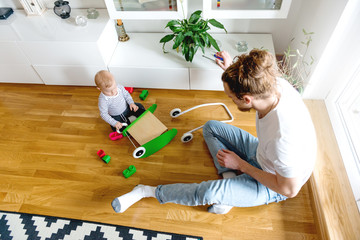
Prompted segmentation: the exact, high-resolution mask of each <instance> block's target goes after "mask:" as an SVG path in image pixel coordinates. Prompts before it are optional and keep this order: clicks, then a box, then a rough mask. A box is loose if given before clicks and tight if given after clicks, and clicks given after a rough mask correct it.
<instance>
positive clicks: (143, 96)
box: [139, 90, 149, 100]
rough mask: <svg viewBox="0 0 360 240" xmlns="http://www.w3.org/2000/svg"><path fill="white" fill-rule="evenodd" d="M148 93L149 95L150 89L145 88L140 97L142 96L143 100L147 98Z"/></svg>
mask: <svg viewBox="0 0 360 240" xmlns="http://www.w3.org/2000/svg"><path fill="white" fill-rule="evenodd" d="M148 95H149V91H148V90H143V91H142V92H141V94H140V96H139V98H140V99H141V100H145V99H146V97H147V96H148Z"/></svg>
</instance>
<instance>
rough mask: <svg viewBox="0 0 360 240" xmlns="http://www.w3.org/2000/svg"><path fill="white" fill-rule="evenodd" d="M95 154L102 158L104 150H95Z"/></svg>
mask: <svg viewBox="0 0 360 240" xmlns="http://www.w3.org/2000/svg"><path fill="white" fill-rule="evenodd" d="M97 155H98V156H99V157H100V158H103V157H104V156H105V152H104V150H102V149H100V150H99V151H98V152H97Z"/></svg>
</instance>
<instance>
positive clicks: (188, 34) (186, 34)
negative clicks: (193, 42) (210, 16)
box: [184, 31, 193, 37]
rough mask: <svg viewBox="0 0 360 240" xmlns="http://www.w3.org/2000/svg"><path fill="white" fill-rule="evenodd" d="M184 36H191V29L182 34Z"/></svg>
mask: <svg viewBox="0 0 360 240" xmlns="http://www.w3.org/2000/svg"><path fill="white" fill-rule="evenodd" d="M184 36H185V37H187V36H189V37H192V36H193V32H192V31H187V32H186V33H185V34H184Z"/></svg>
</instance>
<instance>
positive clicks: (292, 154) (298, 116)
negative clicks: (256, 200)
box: [256, 78, 317, 185]
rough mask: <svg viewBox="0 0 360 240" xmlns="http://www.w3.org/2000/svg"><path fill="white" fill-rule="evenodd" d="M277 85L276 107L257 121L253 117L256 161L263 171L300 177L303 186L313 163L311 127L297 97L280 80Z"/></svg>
mask: <svg viewBox="0 0 360 240" xmlns="http://www.w3.org/2000/svg"><path fill="white" fill-rule="evenodd" d="M277 82H278V91H279V92H280V94H281V97H280V100H279V102H278V104H277V106H276V107H275V108H274V109H273V110H272V111H270V112H269V113H268V114H266V116H265V117H263V118H261V119H259V117H258V115H256V131H257V137H258V140H259V145H258V149H257V154H256V157H257V161H258V163H259V164H260V166H261V168H262V169H263V170H264V171H266V172H270V173H272V174H275V171H276V172H277V173H278V174H280V175H281V176H283V177H286V178H295V177H296V178H300V179H302V185H303V184H305V183H306V181H307V180H308V179H309V177H310V175H311V173H312V171H313V168H314V165H315V160H316V151H317V143H316V134H315V129H314V125H313V123H312V120H311V117H310V114H309V112H308V109H307V108H306V106H305V104H304V102H303V100H302V98H301V96H300V94H299V93H298V92H297V91H296V90H295V89H294V88H293V87H292V86H291V85H290V84H289V83H288V82H287V81H285V80H284V79H282V78H278V79H277Z"/></svg>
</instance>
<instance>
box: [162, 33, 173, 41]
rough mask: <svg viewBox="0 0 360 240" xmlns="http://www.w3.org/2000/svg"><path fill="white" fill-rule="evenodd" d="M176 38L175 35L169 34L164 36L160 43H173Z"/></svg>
mask: <svg viewBox="0 0 360 240" xmlns="http://www.w3.org/2000/svg"><path fill="white" fill-rule="evenodd" d="M174 37H175V35H174V34H168V35H166V36H164V37H163V38H162V39H160V42H161V43H167V42H169V41H171V40H172V39H173V38H174Z"/></svg>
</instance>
